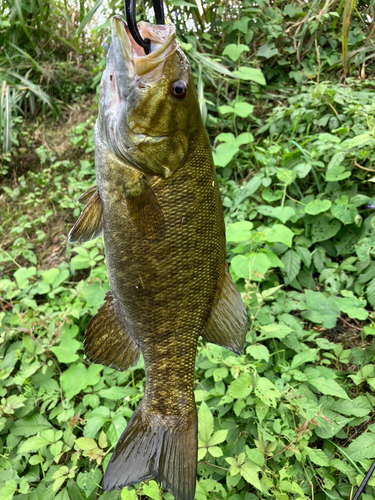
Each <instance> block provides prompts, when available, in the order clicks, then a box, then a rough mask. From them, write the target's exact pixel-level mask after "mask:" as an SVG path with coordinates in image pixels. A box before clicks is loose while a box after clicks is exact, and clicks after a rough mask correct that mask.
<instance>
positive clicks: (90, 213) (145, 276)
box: [69, 16, 247, 500]
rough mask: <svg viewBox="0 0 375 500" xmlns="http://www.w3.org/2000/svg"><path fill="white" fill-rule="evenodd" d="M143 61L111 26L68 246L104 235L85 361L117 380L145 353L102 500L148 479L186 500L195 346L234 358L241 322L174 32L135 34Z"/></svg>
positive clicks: (211, 174)
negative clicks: (90, 169)
mask: <svg viewBox="0 0 375 500" xmlns="http://www.w3.org/2000/svg"><path fill="white" fill-rule="evenodd" d="M139 29H140V31H141V34H142V36H143V37H144V38H146V37H147V38H149V39H150V40H151V53H150V54H149V55H147V56H145V55H144V53H143V52H142V50H141V49H140V48H139V47H138V46H137V45H136V44H135V42H134V40H132V38H131V35H130V33H129V30H128V28H127V26H126V24H125V23H124V21H122V19H121V18H119V17H117V16H116V17H114V18H113V19H112V41H111V48H110V51H109V54H108V59H107V66H106V70H105V72H104V74H103V78H102V84H101V96H100V104H99V117H98V120H97V123H96V127H95V143H96V158H95V165H96V177H97V188H96V189H94V188H90V189H89V190H88V191H87V192H86V193H85V194H84V195H82V196H81V197H80V199H79V201H81V202H84V203H87V204H86V207H85V208H84V210H83V212H82V214H81V216H80V218H79V219H78V221H77V222H76V224H75V226H74V227H73V229H72V230H71V232H70V234H69V238H70V241H87V240H88V239H91V238H94V237H96V236H98V235H99V234H101V233H102V234H103V237H104V244H105V253H106V261H107V269H108V276H109V282H110V286H111V292H109V293H108V294H107V296H106V300H105V302H104V304H103V305H102V306H101V308H100V309H99V311H98V313H97V314H96V316H94V318H93V319H92V320H91V322H90V323H89V325H88V327H87V329H86V332H85V338H84V348H85V354H86V356H87V357H88V359H89V360H90V361H92V362H95V363H101V364H104V365H106V366H110V367H113V368H116V369H118V370H126V369H127V368H128V367H129V366H132V365H134V364H136V363H137V361H138V359H139V354H140V352H142V354H143V357H144V362H145V369H146V387H145V394H144V398H143V400H142V401H141V403H140V404H139V405H138V407H137V409H136V411H135V412H134V414H133V416H132V418H131V419H130V421H129V422H128V425H127V427H126V429H125V431H124V433H123V434H122V436H121V438H120V439H119V442H118V443H117V446H116V448H115V450H114V453H113V455H112V457H111V460H110V462H109V464H108V467H107V469H106V472H105V476H104V480H103V486H104V489H105V490H112V489H116V488H122V487H124V486H130V485H133V484H137V483H139V482H141V481H145V480H148V479H152V478H156V479H157V480H158V481H160V482H161V483H162V484H163V486H164V487H166V488H168V489H169V490H170V491H171V493H172V494H173V495H174V496H175V497H176V499H177V500H192V499H193V498H194V493H195V482H196V467H197V413H196V407H195V402H194V362H195V355H196V348H197V341H198V337H199V335H201V336H202V337H203V339H204V340H205V341H208V342H214V343H216V344H218V345H222V346H224V347H227V348H229V349H231V350H232V351H234V352H237V353H240V351H241V349H242V347H243V344H244V341H245V335H246V328H247V316H246V312H245V309H244V306H243V303H242V300H241V297H240V295H239V293H238V291H237V289H236V287H235V285H234V283H233V282H232V280H231V278H230V276H229V273H228V270H227V267H226V254H225V233H224V222H223V213H222V207H221V199H220V192H219V189H218V185H217V179H216V174H215V169H214V166H213V161H212V154H211V149H210V145H209V142H208V139H207V135H206V132H205V130H204V126H203V123H202V120H201V117H200V112H199V105H198V99H197V95H196V92H195V88H194V81H193V77H192V74H191V70H190V67H189V64H188V62H187V60H186V57H185V55H184V54H183V53H182V51H181V49H180V48H179V47H178V45H177V43H176V41H175V30H174V26H173V25H167V26H153V25H149V24H147V23H140V24H139Z"/></svg>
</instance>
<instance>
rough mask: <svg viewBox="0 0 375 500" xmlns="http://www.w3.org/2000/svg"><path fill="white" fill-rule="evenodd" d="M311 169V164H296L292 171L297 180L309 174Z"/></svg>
mask: <svg viewBox="0 0 375 500" xmlns="http://www.w3.org/2000/svg"><path fill="white" fill-rule="evenodd" d="M311 168H312V165H311V163H304V162H302V163H298V165H296V166H295V167H293V171H294V172H296V174H297V176H298V178H299V179H304V178H305V177H306V175H307V174H308V173H309V172H310V170H311Z"/></svg>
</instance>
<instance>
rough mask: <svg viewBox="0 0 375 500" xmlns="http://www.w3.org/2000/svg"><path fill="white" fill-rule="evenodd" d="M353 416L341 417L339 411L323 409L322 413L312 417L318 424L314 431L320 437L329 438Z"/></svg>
mask: <svg viewBox="0 0 375 500" xmlns="http://www.w3.org/2000/svg"><path fill="white" fill-rule="evenodd" d="M352 418H353V417H349V418H347V417H343V416H342V415H340V414H339V413H336V412H334V411H331V410H326V409H324V411H323V414H322V415H318V416H317V417H314V419H315V420H316V421H317V423H318V426H319V427H317V428H316V429H315V430H314V432H315V434H316V435H317V436H319V437H320V438H322V439H329V438H331V437H333V436H335V435H336V434H337V433H338V432H340V430H341V429H342V428H343V427H345V425H347V424H348V423H349V422H350V421H351V420H352Z"/></svg>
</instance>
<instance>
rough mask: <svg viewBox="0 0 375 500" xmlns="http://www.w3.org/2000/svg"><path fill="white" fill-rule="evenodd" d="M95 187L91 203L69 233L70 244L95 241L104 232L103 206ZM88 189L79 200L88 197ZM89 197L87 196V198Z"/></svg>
mask: <svg viewBox="0 0 375 500" xmlns="http://www.w3.org/2000/svg"><path fill="white" fill-rule="evenodd" d="M94 187H95V186H93V187H92V188H90V189H92V190H93V192H94V194H93V195H92V196H91V198H90V199H89V202H88V203H87V205H86V206H85V208H84V209H83V211H82V213H81V215H80V216H79V218H78V220H77V222H76V223H75V224H74V226H73V227H72V229H71V230H70V232H69V242H70V243H76V242H78V243H84V242H85V241H89V240H93V239H94V238H97V237H98V236H100V234H101V232H102V223H103V206H102V202H101V199H100V196H99V192H98V190H97V189H96V188H95V190H94V189H93V188H94ZM90 189H88V190H87V191H86V193H84V194H83V195H82V196H80V198H78V200H80V199H81V198H82V199H83V197H85V198H86V197H88V191H90ZM86 195H87V196H86Z"/></svg>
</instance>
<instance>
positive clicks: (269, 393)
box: [254, 377, 280, 404]
mask: <svg viewBox="0 0 375 500" xmlns="http://www.w3.org/2000/svg"><path fill="white" fill-rule="evenodd" d="M254 392H255V395H256V396H258V397H259V398H260V399H261V400H262V401H263V402H265V403H266V404H267V399H274V398H280V392H279V391H278V390H277V389H276V387H275V385H274V384H273V383H272V382H271V381H270V380H268V378H265V377H259V378H258V379H257V381H256V384H255V388H254Z"/></svg>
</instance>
